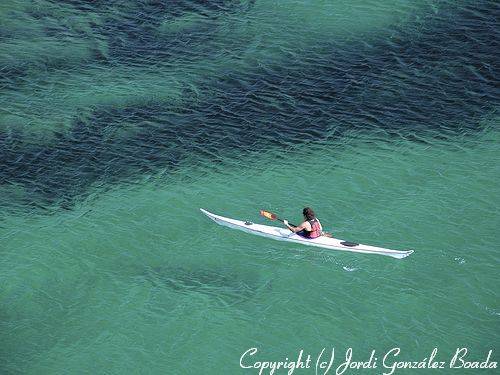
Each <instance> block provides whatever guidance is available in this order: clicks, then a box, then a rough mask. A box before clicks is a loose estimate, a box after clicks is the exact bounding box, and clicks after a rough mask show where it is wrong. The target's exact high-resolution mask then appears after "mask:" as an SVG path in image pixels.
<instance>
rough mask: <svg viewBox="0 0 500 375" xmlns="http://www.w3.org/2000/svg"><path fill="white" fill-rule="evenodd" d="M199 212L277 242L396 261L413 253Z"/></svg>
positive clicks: (218, 221) (201, 209) (231, 226)
mask: <svg viewBox="0 0 500 375" xmlns="http://www.w3.org/2000/svg"><path fill="white" fill-rule="evenodd" d="M200 211H201V212H203V213H204V214H205V215H207V216H208V217H209V218H210V219H212V220H213V221H215V222H216V223H217V224H219V225H222V226H225V227H229V228H233V229H238V230H241V231H243V232H247V233H250V234H255V235H257V236H262V237H267V238H272V239H274V240H279V241H287V242H295V243H300V244H302V245H307V246H316V247H321V248H325V249H329V250H340V251H350V252H352V253H362V254H378V255H385V256H390V257H393V258H397V259H403V258H405V257H407V256H408V255H410V254H411V253H413V250H405V251H401V250H391V249H385V248H383V247H375V246H368V245H362V244H357V243H353V242H347V241H344V240H341V239H338V238H332V237H325V236H321V237H318V238H313V239H308V238H304V237H301V236H299V235H298V234H295V233H290V231H289V230H288V229H286V228H279V227H273V226H270V225H262V224H255V223H252V222H249V221H241V220H235V219H230V218H227V217H224V216H219V215H215V214H213V213H211V212H208V211H207V210H204V209H203V208H200Z"/></svg>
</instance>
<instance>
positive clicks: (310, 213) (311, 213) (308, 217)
mask: <svg viewBox="0 0 500 375" xmlns="http://www.w3.org/2000/svg"><path fill="white" fill-rule="evenodd" d="M302 215H304V217H305V218H306V220H314V219H316V215H315V214H314V211H313V210H312V208H310V207H305V208H304V209H303V210H302Z"/></svg>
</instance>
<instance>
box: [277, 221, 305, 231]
mask: <svg viewBox="0 0 500 375" xmlns="http://www.w3.org/2000/svg"><path fill="white" fill-rule="evenodd" d="M283 224H285V226H286V227H287V228H288V229H290V230H291V231H292V232H293V233H297V232H300V231H301V230H302V229H306V227H305V225H304V223H302V224H300V225H299V226H298V227H294V226H292V225H290V224H288V220H283Z"/></svg>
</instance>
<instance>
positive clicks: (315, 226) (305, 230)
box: [283, 207, 323, 239]
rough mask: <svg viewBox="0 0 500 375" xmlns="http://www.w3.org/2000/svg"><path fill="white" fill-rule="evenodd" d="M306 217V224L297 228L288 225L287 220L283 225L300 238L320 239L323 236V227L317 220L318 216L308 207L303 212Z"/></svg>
mask: <svg viewBox="0 0 500 375" xmlns="http://www.w3.org/2000/svg"><path fill="white" fill-rule="evenodd" d="M302 214H303V215H304V222H303V223H302V224H300V225H299V226H297V227H294V226H292V225H290V224H289V223H288V221H287V220H283V224H285V226H286V227H287V228H288V229H290V230H291V231H292V232H294V233H297V234H298V235H299V236H302V237H304V238H311V239H312V238H318V237H319V236H321V235H322V234H323V227H322V226H321V223H320V222H319V219H318V218H316V215H315V213H314V211H313V210H312V208H310V207H306V208H304V209H303V210H302Z"/></svg>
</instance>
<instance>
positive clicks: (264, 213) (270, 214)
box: [260, 210, 277, 220]
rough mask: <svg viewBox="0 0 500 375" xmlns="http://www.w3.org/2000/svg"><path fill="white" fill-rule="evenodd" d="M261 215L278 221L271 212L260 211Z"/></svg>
mask: <svg viewBox="0 0 500 375" xmlns="http://www.w3.org/2000/svg"><path fill="white" fill-rule="evenodd" d="M260 214H261V215H262V216H264V217H267V218H268V219H270V220H276V218H277V216H276V215H275V214H273V213H271V212H268V211H264V210H260Z"/></svg>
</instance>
